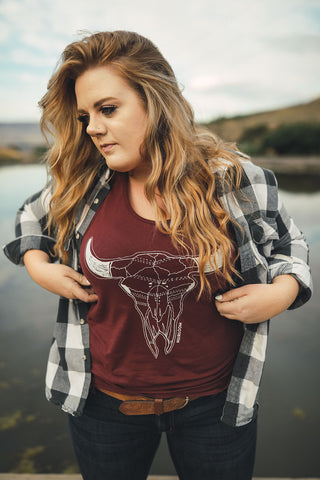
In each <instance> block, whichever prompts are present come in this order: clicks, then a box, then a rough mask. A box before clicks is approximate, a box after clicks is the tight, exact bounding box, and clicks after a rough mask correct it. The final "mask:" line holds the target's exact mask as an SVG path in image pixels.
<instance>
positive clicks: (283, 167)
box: [250, 156, 320, 175]
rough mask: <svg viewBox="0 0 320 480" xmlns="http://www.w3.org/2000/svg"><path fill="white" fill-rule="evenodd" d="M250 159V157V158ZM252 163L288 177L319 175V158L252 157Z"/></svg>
mask: <svg viewBox="0 0 320 480" xmlns="http://www.w3.org/2000/svg"><path fill="white" fill-rule="evenodd" d="M250 158H251V157H250ZM251 160H252V162H253V163H254V164H255V165H258V166H259V167H264V168H268V169H270V170H272V171H273V172H274V173H278V174H288V175H301V174H302V175H320V157H318V156H310V157H307V156H306V157H300V156H299V157H298V156H296V157H295V156H283V157H268V156H261V157H260V156H259V157H254V156H253V157H252V158H251Z"/></svg>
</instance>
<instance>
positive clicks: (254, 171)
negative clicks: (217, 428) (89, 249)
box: [4, 161, 312, 426]
mask: <svg viewBox="0 0 320 480" xmlns="http://www.w3.org/2000/svg"><path fill="white" fill-rule="evenodd" d="M227 168H232V167H230V165H228V164H226V165H225V167H224V168H222V169H220V170H219V171H217V172H216V175H217V178H220V179H221V178H222V177H223V174H224V171H225V170H226V169H227ZM108 175H109V172H108V171H105V172H104V173H103V174H102V175H101V177H100V178H99V180H98V181H97V184H96V186H95V188H94V190H93V191H92V193H91V196H90V198H89V199H88V201H87V203H85V202H83V203H82V204H81V205H80V206H79V211H78V216H77V227H76V231H75V233H74V234H73V235H72V237H71V238H69V240H68V242H67V244H66V247H67V248H68V250H69V252H70V256H69V265H70V266H71V267H72V268H74V269H75V270H78V271H80V270H81V269H80V262H79V252H80V245H81V239H82V238H83V235H84V233H85V231H86V229H87V228H88V226H89V224H90V222H91V220H92V218H93V216H94V214H95V212H96V210H97V208H98V207H99V205H100V204H101V203H102V202H103V200H104V199H105V197H106V195H107V194H108V192H109V190H110V186H109V184H108ZM223 185H224V182H222V181H220V182H219V183H218V193H219V196H220V198H221V202H222V204H223V206H224V208H225V209H226V210H227V211H228V212H229V213H230V215H231V216H232V217H233V218H234V219H235V220H236V221H237V222H238V225H239V227H237V228H235V229H234V233H235V238H236V241H237V244H238V248H239V252H240V271H241V275H242V278H243V282H242V284H248V283H269V282H271V281H272V279H273V278H274V277H276V276H278V275H283V274H291V275H293V276H294V277H295V278H296V279H297V281H298V282H299V284H300V290H299V294H298V296H297V298H296V300H295V301H294V303H293V304H292V305H291V307H290V308H296V307H298V306H300V305H303V304H304V303H305V302H306V301H307V300H308V299H309V298H310V296H311V288H312V283H311V276H310V270H309V267H308V247H307V244H306V242H305V239H304V236H303V234H302V233H301V232H300V231H299V230H298V228H297V227H296V226H295V224H294V223H293V221H292V219H291V218H290V217H289V216H288V214H287V212H286V210H285V209H284V207H283V205H282V203H281V202H280V200H279V197H278V189H277V183H276V179H275V176H274V174H273V173H272V172H270V171H268V170H265V169H262V168H259V167H257V166H255V165H254V164H253V163H251V162H250V161H244V162H243V175H242V181H241V188H240V191H239V192H238V193H237V195H234V193H233V192H231V191H228V190H227V189H226V187H225V185H224V187H222V186H223ZM49 199H50V192H49V189H45V190H43V191H42V192H39V193H38V194H36V195H34V196H32V197H30V198H29V199H28V200H27V201H26V202H25V204H24V205H23V206H22V208H21V209H20V210H19V211H18V214H17V221H16V237H17V238H16V239H15V240H14V241H12V242H11V243H9V244H7V245H6V246H5V247H4V252H5V254H6V255H7V257H8V258H9V259H10V260H11V261H13V262H14V263H16V264H20V265H22V264H23V255H24V253H25V252H26V251H27V250H29V249H40V250H43V251H45V252H47V253H50V252H52V247H53V245H54V243H55V239H54V238H51V237H50V236H49V235H48V232H47V230H46V220H47V213H48V203H49ZM88 309H89V305H87V304H86V303H83V302H81V301H80V300H68V299H66V298H60V303H59V310H58V316H57V322H56V325H55V331H54V338H53V342H52V345H51V349H50V354H49V360H48V367H47V375H46V396H47V398H48V399H49V400H51V401H52V402H53V403H55V404H58V405H60V406H61V407H62V409H63V410H64V411H66V412H68V413H71V414H72V415H81V413H82V411H83V407H84V404H85V401H86V398H87V395H88V391H89V386H90V382H91V365H90V351H89V327H88V324H87V321H86V318H87V313H88ZM268 323H269V322H263V323H259V324H254V325H244V336H243V340H242V343H241V346H240V350H239V353H238V356H237V359H236V362H235V365H234V369H233V374H232V378H231V382H230V385H229V389H228V395H227V400H226V403H225V407H224V412H223V417H222V420H223V421H224V422H226V423H228V424H230V425H233V426H241V425H244V424H246V423H248V422H250V421H251V420H252V418H253V417H254V416H255V411H256V405H257V395H258V391H259V385H260V381H261V375H262V370H263V365H264V361H265V353H266V346H267V336H268Z"/></svg>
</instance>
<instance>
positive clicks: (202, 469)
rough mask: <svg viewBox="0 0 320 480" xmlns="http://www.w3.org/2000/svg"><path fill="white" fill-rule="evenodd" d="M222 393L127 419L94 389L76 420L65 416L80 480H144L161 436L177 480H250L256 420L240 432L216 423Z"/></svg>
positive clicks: (117, 402)
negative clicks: (81, 478)
mask: <svg viewBox="0 0 320 480" xmlns="http://www.w3.org/2000/svg"><path fill="white" fill-rule="evenodd" d="M225 395H226V394H225V392H223V393H219V394H217V395H210V396H207V397H202V398H199V399H196V400H193V401H192V402H190V403H189V404H188V405H187V406H186V407H184V408H183V409H181V410H175V411H174V412H169V413H165V414H163V415H160V416H157V415H134V416H127V415H124V414H122V413H121V412H119V410H118V407H119V405H120V403H121V401H120V400H117V399H115V398H113V397H110V396H108V395H106V394H104V393H102V392H100V391H99V390H96V389H93V390H92V392H91V393H90V395H89V398H88V400H87V403H86V406H85V411H84V414H83V415H82V416H81V417H73V416H71V415H69V423H70V430H71V437H72V441H73V446H74V450H75V454H76V457H77V460H78V463H79V467H80V471H81V474H82V476H83V479H84V480H145V479H146V478H147V476H148V473H149V470H150V467H151V464H152V461H153V458H154V456H155V453H156V451H157V448H158V446H159V442H160V437H161V434H162V432H166V435H167V441H168V446H169V451H170V454H171V458H172V460H173V463H174V465H175V468H176V470H177V473H178V475H179V478H180V479H181V480H199V479H201V480H251V478H252V472H253V465H254V457H255V446H256V433H257V432H256V430H257V429H256V423H257V422H256V420H253V421H252V422H251V423H249V424H248V425H245V426H243V427H230V426H228V425H225V424H223V423H222V422H221V421H220V416H221V411H222V407H223V404H224V401H225Z"/></svg>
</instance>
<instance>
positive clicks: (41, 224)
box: [3, 186, 56, 265]
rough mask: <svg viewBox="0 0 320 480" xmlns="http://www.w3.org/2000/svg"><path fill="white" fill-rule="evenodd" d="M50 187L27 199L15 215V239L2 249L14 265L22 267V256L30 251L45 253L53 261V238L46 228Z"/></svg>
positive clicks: (54, 241)
mask: <svg viewBox="0 0 320 480" xmlns="http://www.w3.org/2000/svg"><path fill="white" fill-rule="evenodd" d="M50 199H51V190H50V186H47V187H46V188H45V189H44V190H42V191H40V192H38V193H36V194H35V195H32V196H31V197H30V198H28V199H27V200H26V201H25V202H24V204H23V205H22V207H21V208H19V210H18V212H17V215H16V225H15V232H16V238H15V239H14V240H13V241H11V242H9V243H8V244H7V245H5V246H4V247H3V250H4V253H5V255H6V256H7V257H8V259H9V260H11V262H13V263H15V264H16V265H23V257H24V254H25V253H26V252H27V251H28V250H31V249H35V250H42V251H44V252H46V253H47V254H48V255H49V256H50V257H51V259H54V254H53V249H54V246H55V243H56V240H55V238H54V237H53V236H52V235H49V232H48V228H47V221H48V212H49V203H50Z"/></svg>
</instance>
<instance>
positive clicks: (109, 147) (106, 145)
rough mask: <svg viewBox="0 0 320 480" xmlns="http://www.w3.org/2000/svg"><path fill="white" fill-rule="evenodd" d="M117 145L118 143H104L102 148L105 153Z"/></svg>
mask: <svg viewBox="0 0 320 480" xmlns="http://www.w3.org/2000/svg"><path fill="white" fill-rule="evenodd" d="M115 145H116V143H104V144H103V145H101V146H100V148H101V150H102V151H103V152H104V153H108V152H110V151H111V150H112V149H113V147H115Z"/></svg>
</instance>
